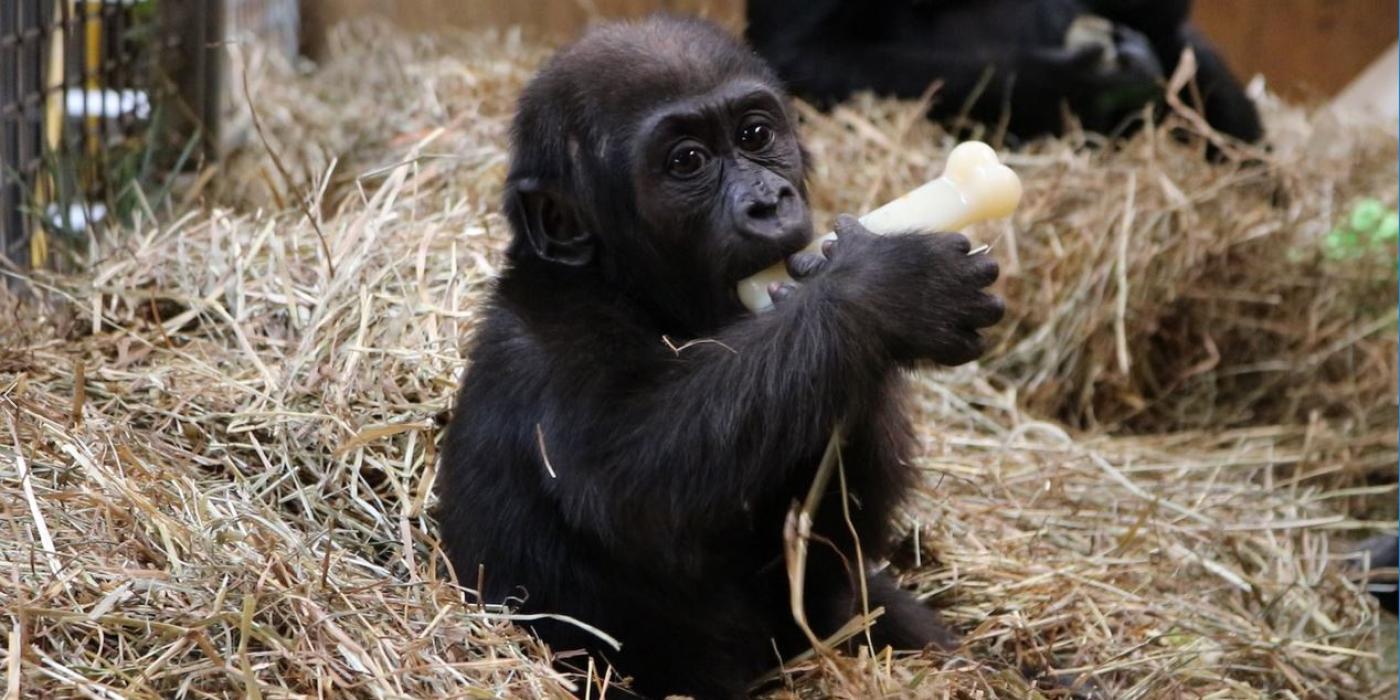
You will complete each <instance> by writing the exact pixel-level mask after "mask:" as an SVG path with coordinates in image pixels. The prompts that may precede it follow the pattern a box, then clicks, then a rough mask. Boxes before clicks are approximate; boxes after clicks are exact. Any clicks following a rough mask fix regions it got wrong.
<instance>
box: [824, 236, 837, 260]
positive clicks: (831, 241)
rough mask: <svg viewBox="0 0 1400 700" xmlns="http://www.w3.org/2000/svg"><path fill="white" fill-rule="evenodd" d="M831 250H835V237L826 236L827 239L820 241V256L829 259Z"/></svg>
mask: <svg viewBox="0 0 1400 700" xmlns="http://www.w3.org/2000/svg"><path fill="white" fill-rule="evenodd" d="M833 250H836V239H835V238H828V239H826V240H824V241H822V256H823V257H825V258H826V259H828V260H830V259H831V252H832V251H833Z"/></svg>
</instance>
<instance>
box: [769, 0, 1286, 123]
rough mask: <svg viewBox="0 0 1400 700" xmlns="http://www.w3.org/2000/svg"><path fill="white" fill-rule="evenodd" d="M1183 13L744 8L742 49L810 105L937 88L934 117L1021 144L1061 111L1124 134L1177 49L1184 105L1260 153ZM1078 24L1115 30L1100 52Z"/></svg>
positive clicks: (1066, 2) (1186, 9) (1084, 7)
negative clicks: (1185, 86) (1002, 132)
mask: <svg viewBox="0 0 1400 700" xmlns="http://www.w3.org/2000/svg"><path fill="white" fill-rule="evenodd" d="M1190 11H1191V2H1190V0H873V1H867V0H749V3H748V39H749V41H750V42H751V43H753V44H754V46H755V47H756V48H757V49H758V51H759V53H760V54H762V55H763V56H764V57H765V58H766V59H767V60H768V61H769V62H770V63H772V64H773V66H774V67H775V68H776V69H777V71H778V74H779V75H780V76H781V77H782V78H783V80H784V81H786V82H787V84H788V87H789V88H790V89H791V90H792V91H793V92H795V93H797V94H798V95H799V96H802V97H805V98H807V99H810V100H812V101H813V102H816V103H817V104H819V105H822V106H829V105H831V104H834V103H836V102H840V101H842V100H845V99H846V98H847V97H849V96H850V95H851V94H853V93H855V92H858V91H861V90H870V91H873V92H875V93H877V94H881V95H886V96H892V97H901V98H917V97H919V96H920V95H921V94H923V92H924V90H926V89H927V88H928V86H929V85H930V84H932V83H933V82H934V81H942V89H941V91H940V92H939V94H938V96H937V99H936V101H935V103H934V105H933V108H932V111H931V116H932V117H934V118H937V119H943V118H948V117H953V116H956V115H958V114H960V113H962V112H963V111H964V110H967V113H968V115H969V116H971V117H972V118H973V119H975V120H977V121H980V122H983V123H985V124H990V125H996V124H999V123H1002V120H1005V125H1006V128H1007V131H1008V132H1009V133H1010V134H1011V135H1012V136H1014V137H1018V138H1021V139H1029V138H1034V137H1036V136H1041V135H1045V134H1059V133H1062V132H1063V130H1064V128H1065V126H1066V122H1065V119H1064V113H1063V108H1064V107H1065V106H1068V108H1069V110H1070V111H1071V112H1073V113H1074V115H1075V116H1076V118H1077V119H1078V120H1079V122H1080V123H1081V124H1082V125H1083V126H1084V128H1086V129H1088V130H1090V131H1096V132H1099V133H1113V132H1115V131H1117V130H1119V129H1122V128H1124V127H1125V126H1128V125H1129V122H1131V120H1132V119H1134V118H1135V117H1137V116H1138V115H1139V114H1140V113H1141V110H1142V107H1143V106H1144V105H1146V104H1148V103H1149V102H1153V101H1154V100H1157V99H1158V97H1159V96H1160V93H1161V90H1160V86H1161V82H1162V81H1163V80H1164V77H1170V76H1171V75H1172V73H1173V71H1175V70H1176V68H1177V63H1178V61H1179V60H1180V58H1181V53H1182V50H1183V49H1184V48H1186V47H1188V46H1189V47H1191V48H1192V49H1193V51H1194V52H1195V55H1196V60H1197V64H1198V67H1197V71H1196V90H1195V91H1193V90H1186V91H1184V94H1183V95H1182V97H1183V99H1184V100H1185V101H1186V102H1187V103H1188V104H1194V105H1195V106H1196V107H1197V108H1198V109H1200V110H1201V112H1202V113H1203V114H1204V116H1205V118H1206V120H1207V121H1208V122H1210V124H1211V126H1213V127H1214V128H1215V129H1216V130H1218V131H1220V132H1222V133H1225V134H1228V135H1230V136H1233V137H1235V138H1237V139H1240V140H1241V141H1246V142H1254V141H1258V140H1259V139H1260V138H1261V137H1262V135H1263V129H1262V127H1261V125H1260V123H1259V115H1258V112H1257V111H1256V109H1255V107H1254V104H1253V103H1252V102H1251V101H1250V100H1249V98H1248V97H1247V96H1246V95H1245V94H1244V90H1243V88H1242V87H1241V86H1240V83H1239V81H1238V80H1236V79H1235V77H1234V76H1233V75H1232V74H1231V73H1230V69H1229V67H1228V66H1226V64H1225V61H1224V59H1223V58H1221V56H1220V54H1219V53H1218V52H1217V51H1216V50H1215V49H1214V48H1213V47H1212V46H1211V45H1210V44H1209V43H1208V42H1207V41H1206V39H1205V37H1204V36H1202V35H1201V33H1200V32H1198V31H1197V30H1196V29H1195V28H1193V27H1191V26H1190V25H1189V24H1188V23H1187V20H1188V18H1189V15H1190ZM1085 15H1095V16H1097V17H1101V18H1103V19H1106V20H1109V21H1111V22H1112V23H1113V24H1112V30H1111V35H1110V36H1109V37H1106V38H1107V39H1108V41H1106V42H1096V41H1084V40H1082V39H1081V37H1082V36H1085V35H1082V34H1077V33H1074V32H1071V27H1072V26H1075V21H1076V20H1077V19H1080V18H1082V17H1084V16H1085ZM1104 44H1110V45H1111V48H1110V47H1109V46H1105V45H1104ZM1197 93H1199V96H1200V98H1201V99H1200V100H1199V101H1197V100H1196V94H1197Z"/></svg>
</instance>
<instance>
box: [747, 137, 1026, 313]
mask: <svg viewBox="0 0 1400 700" xmlns="http://www.w3.org/2000/svg"><path fill="white" fill-rule="evenodd" d="M1020 201H1021V180H1020V178H1018V177H1016V173H1014V172H1011V169H1010V168H1008V167H1006V166H1005V165H1002V164H1001V161H999V160H997V154H996V151H993V150H992V148H991V146H988V145H987V144H985V143H982V142H980V141H965V142H963V143H960V144H958V145H957V147H956V148H954V149H953V151H952V153H949V154H948V163H947V164H946V165H945V166H944V168H943V174H942V175H940V176H939V177H937V178H935V179H933V180H930V181H928V182H926V183H924V184H923V185H920V186H919V187H918V188H917V189H915V190H913V191H911V192H909V193H908V194H905V195H904V196H902V197H900V198H899V199H896V200H894V201H892V202H890V203H888V204H886V205H885V206H883V207H880V208H879V209H876V210H875V211H872V212H870V213H869V214H866V215H865V216H863V217H861V218H860V223H861V224H862V225H864V226H865V227H866V228H867V229H869V230H870V231H871V232H872V233H878V234H889V233H929V232H934V231H956V230H958V229H961V228H964V227H966V226H969V225H972V224H975V223H979V222H982V221H988V220H991V219H1000V218H1003V217H1006V216H1010V215H1011V212H1013V211H1015V210H1016V205H1017V204H1019V203H1020ZM835 237H836V234H835V233H828V234H826V235H825V236H821V237H819V238H817V239H816V240H814V241H812V243H811V245H809V246H807V248H805V250H806V251H807V252H813V253H819V252H820V251H821V246H822V242H824V241H827V240H830V239H832V238H835ZM775 282H776V283H780V284H781V283H788V282H792V278H791V277H789V276H788V274H787V269H786V267H785V264H784V263H781V262H780V263H778V264H776V265H774V266H772V267H769V268H767V269H765V270H763V271H762V272H759V273H757V274H755V275H753V276H752V277H748V278H746V279H743V280H741V281H740V282H739V301H740V302H742V303H743V304H744V306H745V307H747V308H748V309H749V310H750V311H763V310H765V309H767V308H768V307H770V306H772V305H773V300H772V298H770V297H769V296H768V287H769V285H772V284H773V283H775Z"/></svg>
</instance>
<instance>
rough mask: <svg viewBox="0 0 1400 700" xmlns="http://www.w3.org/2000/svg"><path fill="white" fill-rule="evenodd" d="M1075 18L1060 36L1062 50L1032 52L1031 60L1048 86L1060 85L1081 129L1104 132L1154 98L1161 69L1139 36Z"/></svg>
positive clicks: (1097, 21) (1148, 44)
mask: <svg viewBox="0 0 1400 700" xmlns="http://www.w3.org/2000/svg"><path fill="white" fill-rule="evenodd" d="M1080 20H1083V23H1082V26H1081V21H1080ZM1080 20H1076V22H1075V24H1072V25H1071V28H1070V29H1069V30H1068V31H1067V32H1066V39H1065V45H1064V46H1063V47H1055V48H1040V49H1032V50H1031V55H1032V60H1034V61H1035V62H1037V63H1038V64H1039V65H1040V67H1041V69H1042V70H1043V71H1044V72H1045V73H1046V74H1048V76H1049V77H1050V79H1052V80H1053V81H1054V82H1053V84H1058V85H1062V86H1064V90H1065V96H1066V97H1067V98H1068V99H1069V102H1070V106H1071V107H1072V108H1073V109H1074V112H1075V114H1076V115H1078V116H1079V119H1080V121H1082V122H1083V124H1084V126H1085V128H1088V129H1090V130H1092V131H1097V132H1100V133H1110V132H1112V130H1113V129H1115V128H1117V127H1118V126H1120V125H1121V123H1122V122H1123V121H1124V120H1125V119H1126V118H1127V117H1129V116H1130V115H1132V114H1133V113H1134V112H1136V111H1138V110H1139V109H1141V108H1142V106H1143V105H1145V104H1147V103H1148V102H1150V101H1152V100H1154V99H1156V97H1157V96H1158V94H1159V92H1160V90H1161V84H1162V78H1163V74H1162V65H1161V63H1160V62H1159V61H1158V60H1157V56H1156V54H1155V53H1154V51H1153V48H1152V43H1151V42H1150V41H1148V39H1147V37H1146V36H1144V35H1143V34H1142V33H1140V32H1138V31H1136V30H1134V29H1131V28H1129V27H1127V26H1125V25H1122V24H1110V23H1108V22H1106V21H1104V20H1102V19H1099V18H1094V17H1084V18H1080Z"/></svg>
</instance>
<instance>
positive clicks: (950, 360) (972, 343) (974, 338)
mask: <svg viewBox="0 0 1400 700" xmlns="http://www.w3.org/2000/svg"><path fill="white" fill-rule="evenodd" d="M982 352H983V340H982V336H980V335H978V334H977V332H976V331H963V332H960V333H953V334H950V335H949V337H948V339H947V340H946V341H945V342H944V343H942V347H941V348H939V351H938V352H937V353H936V354H935V355H934V357H933V361H934V362H937V363H938V364H940V365H943V366H945V367H957V366H958V365H965V364H967V363H969V362H971V361H973V360H975V359H977V358H979V357H981V356H982Z"/></svg>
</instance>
